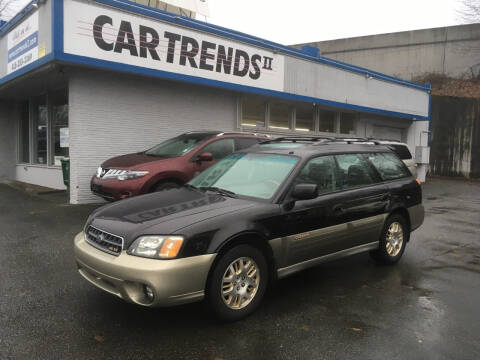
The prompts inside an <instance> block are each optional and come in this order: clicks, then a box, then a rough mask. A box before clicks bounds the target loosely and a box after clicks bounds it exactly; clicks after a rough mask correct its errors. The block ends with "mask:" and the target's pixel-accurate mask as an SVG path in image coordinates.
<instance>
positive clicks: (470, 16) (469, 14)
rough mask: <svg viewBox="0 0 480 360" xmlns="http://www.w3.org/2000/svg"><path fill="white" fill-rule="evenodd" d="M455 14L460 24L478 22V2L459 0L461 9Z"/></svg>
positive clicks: (479, 0)
mask: <svg viewBox="0 0 480 360" xmlns="http://www.w3.org/2000/svg"><path fill="white" fill-rule="evenodd" d="M457 12H458V16H459V18H460V20H461V22H464V23H469V24H471V23H478V22H480V0H461V8H460V9H459V10H457Z"/></svg>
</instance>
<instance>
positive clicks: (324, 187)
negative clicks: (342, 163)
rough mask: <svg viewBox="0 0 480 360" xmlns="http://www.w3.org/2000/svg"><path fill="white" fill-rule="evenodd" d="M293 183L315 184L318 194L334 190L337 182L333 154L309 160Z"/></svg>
mask: <svg viewBox="0 0 480 360" xmlns="http://www.w3.org/2000/svg"><path fill="white" fill-rule="evenodd" d="M295 184H316V185H317V186H318V193H319V194H322V193H326V192H330V191H335V190H336V189H337V188H338V182H337V165H336V164H335V159H334V158H333V156H322V157H318V158H315V159H312V160H310V161H309V162H308V163H307V164H306V165H305V166H304V168H303V169H302V171H301V172H300V174H299V175H298V176H297V178H296V179H295Z"/></svg>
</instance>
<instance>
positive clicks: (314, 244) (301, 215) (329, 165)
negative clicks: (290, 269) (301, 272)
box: [279, 156, 341, 267]
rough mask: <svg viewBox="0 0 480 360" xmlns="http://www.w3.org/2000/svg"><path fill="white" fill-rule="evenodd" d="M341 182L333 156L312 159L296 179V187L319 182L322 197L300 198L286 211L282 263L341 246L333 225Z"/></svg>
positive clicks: (301, 259) (295, 261)
mask: <svg viewBox="0 0 480 360" xmlns="http://www.w3.org/2000/svg"><path fill="white" fill-rule="evenodd" d="M337 182H338V176H337V168H336V163H335V159H334V157H333V156H320V157H316V158H313V159H311V160H309V161H308V162H307V163H306V164H305V166H304V167H303V168H302V170H301V171H300V173H299V174H298V175H297V177H296V178H295V179H294V180H293V183H292V188H293V187H294V186H295V185H296V184H316V185H317V186H318V192H319V196H318V197H317V198H315V199H312V200H297V201H296V202H295V204H294V206H293V207H292V208H291V209H285V210H284V214H283V216H282V220H281V225H280V226H281V227H282V234H283V238H282V242H283V244H284V248H286V253H285V256H284V259H282V264H279V266H282V267H285V266H289V265H293V264H296V263H299V262H302V261H306V260H309V259H313V258H316V257H319V256H322V255H324V254H327V253H329V252H335V251H337V250H338V249H340V248H341V245H339V244H338V241H337V238H338V233H337V232H336V230H337V229H334V228H331V225H332V220H333V219H332V218H331V214H332V205H333V203H332V195H333V194H334V193H335V191H336V190H337V187H338V185H337ZM287 202H288V200H287Z"/></svg>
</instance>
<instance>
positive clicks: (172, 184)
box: [153, 181, 180, 192]
mask: <svg viewBox="0 0 480 360" xmlns="http://www.w3.org/2000/svg"><path fill="white" fill-rule="evenodd" d="M179 187H180V185H178V184H177V183H175V182H173V181H165V182H161V183H158V184H157V185H155V186H154V188H153V191H154V192H157V191H162V190H168V189H176V188H179Z"/></svg>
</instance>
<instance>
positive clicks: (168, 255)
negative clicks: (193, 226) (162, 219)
mask: <svg viewBox="0 0 480 360" xmlns="http://www.w3.org/2000/svg"><path fill="white" fill-rule="evenodd" d="M182 244H183V236H176V235H175V236H174V235H156V236H154V235H149V236H140V237H139V238H138V239H137V240H135V241H134V242H133V244H132V245H130V247H129V249H128V251H127V253H128V254H129V255H135V256H141V257H146V258H151V259H172V258H174V257H176V256H177V255H178V252H179V251H180V248H181V247H182Z"/></svg>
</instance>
